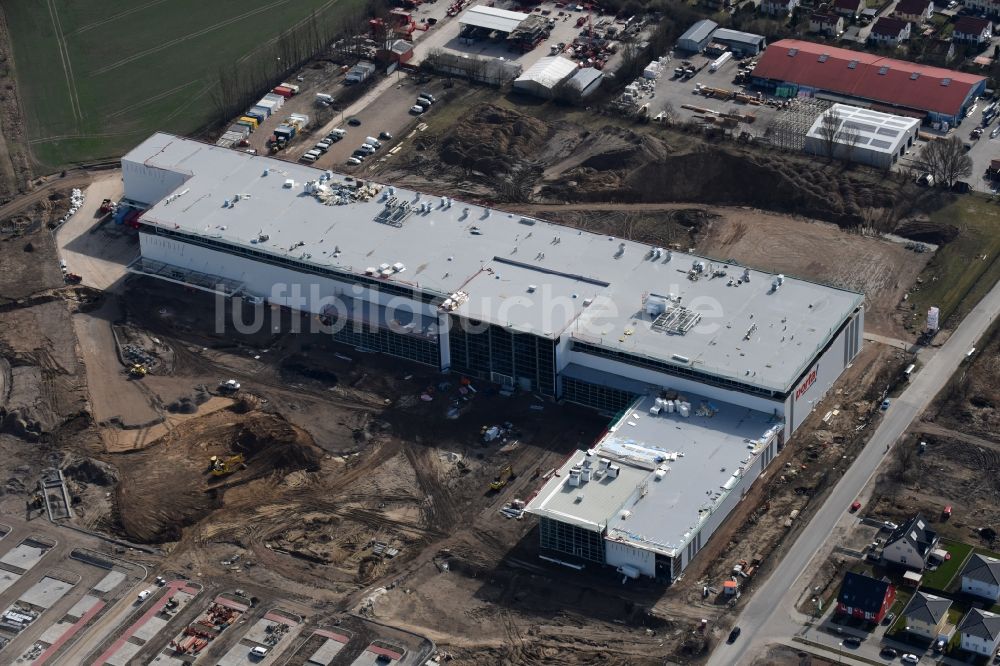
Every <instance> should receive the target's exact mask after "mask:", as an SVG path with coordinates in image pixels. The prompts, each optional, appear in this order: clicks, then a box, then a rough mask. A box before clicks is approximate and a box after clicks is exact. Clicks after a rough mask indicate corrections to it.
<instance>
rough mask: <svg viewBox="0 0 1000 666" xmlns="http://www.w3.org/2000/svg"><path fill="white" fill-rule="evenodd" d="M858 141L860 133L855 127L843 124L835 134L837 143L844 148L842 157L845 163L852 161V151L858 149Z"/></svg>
mask: <svg viewBox="0 0 1000 666" xmlns="http://www.w3.org/2000/svg"><path fill="white" fill-rule="evenodd" d="M860 141H861V133H860V132H858V130H857V128H856V127H853V126H852V125H850V124H849V123H846V122H845V123H844V124H843V125H842V126H841V130H840V132H838V133H837V143H839V144H840V145H841V146H843V147H844V149H843V157H844V160H845V161H846V162H853V161H854V149H855V148H857V147H858V143H859V142H860Z"/></svg>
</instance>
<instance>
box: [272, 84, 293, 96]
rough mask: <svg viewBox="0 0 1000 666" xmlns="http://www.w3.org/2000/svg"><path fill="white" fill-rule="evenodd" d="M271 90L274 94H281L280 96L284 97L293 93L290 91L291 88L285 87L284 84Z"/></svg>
mask: <svg viewBox="0 0 1000 666" xmlns="http://www.w3.org/2000/svg"><path fill="white" fill-rule="evenodd" d="M271 92H273V93H274V94H276V95H281V96H282V97H286V98H287V97H291V96H292V95H294V94H295V93H293V92H292V89H291V88H286V87H284V86H278V87H276V88H275V89H274V90H272V91H271Z"/></svg>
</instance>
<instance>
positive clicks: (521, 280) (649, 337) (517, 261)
mask: <svg viewBox="0 0 1000 666" xmlns="http://www.w3.org/2000/svg"><path fill="white" fill-rule="evenodd" d="M352 131H354V130H352ZM357 133H358V134H359V135H363V133H364V130H361V131H359V132H357ZM136 164H139V165H146V166H148V167H155V168H158V169H165V170H169V171H173V172H176V173H182V174H185V176H186V177H187V179H186V180H185V181H184V182H183V184H181V185H180V186H178V187H177V189H176V190H175V191H174V193H173V194H171V195H170V196H167V197H166V198H165V199H164V200H162V201H160V202H158V203H156V204H155V205H153V207H152V208H150V209H149V210H148V211H146V212H145V213H144V214H143V216H142V218H141V220H142V221H143V222H144V223H146V224H148V225H151V226H154V227H158V228H160V229H162V230H163V233H167V234H178V235H181V236H184V237H187V238H190V239H191V240H192V241H194V242H207V243H210V244H212V245H220V244H221V245H222V246H223V247H222V248H221V250H222V251H230V252H233V253H241V252H243V253H246V252H253V253H255V254H256V255H257V256H259V257H260V258H263V259H268V258H270V259H272V260H273V259H280V260H282V261H283V262H285V263H287V262H289V261H292V262H294V263H295V264H297V266H290V267H289V270H300V271H306V272H308V271H309V270H317V271H323V270H334V271H340V272H342V273H349V274H350V275H365V273H366V271H368V269H370V268H372V269H376V270H377V269H378V268H379V267H380V266H382V265H383V264H388V265H392V264H397V263H399V264H403V266H404V270H403V271H402V272H392V273H391V274H388V275H386V277H384V278H383V279H384V281H385V282H387V283H394V284H398V285H406V286H409V287H413V288H418V289H420V290H422V291H424V292H430V293H436V294H439V295H442V296H447V295H449V294H452V293H455V292H459V291H464V292H465V293H467V294H468V299H467V300H466V302H465V303H463V304H462V305H461V306H460V307H459V308H458V310H457V313H458V314H461V315H463V316H467V317H470V318H475V319H478V320H481V321H486V322H489V323H493V324H497V325H500V326H510V327H511V328H512V329H515V330H518V331H523V332H531V333H533V334H536V335H540V336H544V337H548V338H552V339H554V338H557V337H559V336H563V335H569V336H571V337H572V338H573V339H575V340H578V341H580V342H587V343H591V344H594V345H598V346H601V347H604V348H609V349H613V350H616V351H622V352H628V353H630V354H634V355H637V356H641V357H645V358H651V359H654V360H657V361H660V362H664V363H667V364H670V365H675V366H678V367H682V368H686V369H689V370H693V371H698V372H704V373H710V374H713V375H716V376H718V377H722V378H726V379H732V380H737V381H740V382H744V383H747V384H752V385H754V386H759V387H763V388H767V389H771V390H779V391H786V390H788V389H790V388H791V386H793V385H794V383H795V382H796V380H797V379H798V377H799V376H800V375H801V374H802V372H804V371H805V370H806V369H807V367H808V365H809V364H811V362H812V361H813V359H814V358H815V356H816V355H817V353H818V352H819V351H820V350H821V349H822V348H823V346H824V345H825V344H826V343H827V342H828V341H829V340H830V339H832V337H833V335H834V334H835V333H836V332H837V331H838V329H839V327H840V326H841V325H842V324H843V322H844V321H845V320H846V319H847V318H848V317H849V316H850V315H851V313H852V312H853V311H854V309H855V308H856V307H858V306H859V305H861V303H862V301H863V296H862V295H861V294H858V293H855V292H851V291H847V290H843V289H838V288H833V287H828V286H823V285H819V284H816V283H813V282H808V281H805V280H798V279H793V278H785V279H784V281H783V283H782V284H781V285H780V287H779V288H778V289H775V288H774V283H775V281H776V277H775V276H774V275H772V274H769V273H764V272H761V271H755V270H749V269H743V268H742V267H737V266H735V265H731V264H729V263H727V262H724V261H713V260H709V259H705V258H703V257H698V256H695V255H691V254H686V253H682V252H673V253H671V252H667V251H660V252H656V251H654V248H652V247H651V246H648V245H644V244H641V243H636V242H633V241H625V240H622V239H620V238H615V237H609V236H603V235H599V234H593V233H589V232H586V231H581V230H579V229H573V228H569V227H566V226H562V225H557V224H553V223H551V222H545V221H542V220H538V219H534V218H529V217H526V216H522V215H519V214H514V213H506V212H502V211H499V210H495V209H491V208H487V207H483V206H477V205H474V204H469V203H462V202H450V203H448V204H444V205H443V204H442V199H441V198H440V197H436V196H429V195H426V194H421V193H418V192H414V191H412V190H406V189H403V188H396V187H391V186H385V187H383V186H381V185H377V184H370V183H368V181H366V185H367V187H366V188H364V189H362V190H357V189H356V188H355V185H356V183H355V182H354V181H353V180H351V182H350V183H348V178H349V177H346V176H341V175H338V174H332V173H331V172H327V173H330V175H331V179H330V180H329V181H328V182H326V183H324V187H325V188H328V189H327V191H326V193H324V194H322V195H320V196H314V195H310V194H309V193H307V192H306V191H305V189H304V183H306V182H309V181H316V180H317V179H318V178H319V177H320V176H322V175H324V172H323V171H321V170H319V169H315V168H313V167H309V166H305V165H300V164H293V163H289V162H285V161H282V160H277V159H274V158H270V157H263V156H253V155H249V154H247V153H244V152H240V151H235V150H230V149H227V148H221V147H218V146H211V145H207V144H204V143H201V142H198V141H193V140H190V139H181V138H178V137H174V136H171V135H169V134H162V133H160V134H155V135H153V136H152V137H150V138H149V139H147V140H146V141H144V142H143V143H142V144H141V145H140V146H138V147H137V148H135V149H134V150H132V151H131V152H129V154H128V155H126V156H125V157H124V158H122V166H123V171H124V177H125V186H126V192H125V196H126V197H128V196H129V193H128V187H129V183H130V180H131V179H133V178H144V177H147V178H155V176H152V175H149V176H143V175H142V174H141V173H140V174H139V175H135V174H136V171H137V170H138V171H143V170H142V169H137V167H136V166H135V165H136ZM288 181H291V182H293V183H294V186H292V187H286V186H285V185H286V183H287V182H288ZM237 194H239V195H240V201H238V202H236V203H235V204H233V203H232V201H233V200H234V199H235V195H237ZM321 199H322V200H321ZM226 201H229V202H230V203H231V205H230V206H229V207H225V206H224V204H225V202H226ZM324 202H325V203H324ZM338 202H339V204H338ZM423 204H426V205H427V206H426V210H422V209H421V208H422V205H423ZM387 213H388V214H387ZM227 248H228V249H227ZM817 251H818V252H821V251H822V249H821V248H817ZM696 264H698V265H699V266H700V270H699V271H697V272H696V271H694V270H693V268H694V266H695V265H696ZM226 277H229V278H231V279H242V278H241V276H226ZM744 278H746V279H744ZM243 281H244V282H246V280H243ZM671 294H672V295H673V296H674V298H675V299H679V300H680V304H679V305H680V307H679V308H677V309H678V310H679V311H680V314H683V315H684V316H685V317H687V318H688V320H695V321H694V323H695V325H694V326H692V327H691V328H689V329H688V330H687V331H686V332H683V333H681V332H678V331H677V330H676V329H675V328H673V327H671V326H660V325H657V322H656V317H654V316H652V315H649V314H647V313H646V310H645V309H644V302H647V303H649V302H650V301H656V300H659V301H660V302H663V303H665V302H666V299H667V298H669V297H670V295H671ZM258 295H259V296H269V295H270V294H258ZM661 297H662V298H661ZM659 323H661V324H662V323H664V322H663V321H662V318H661V321H660V322H659Z"/></svg>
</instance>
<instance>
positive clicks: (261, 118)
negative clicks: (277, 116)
mask: <svg viewBox="0 0 1000 666" xmlns="http://www.w3.org/2000/svg"><path fill="white" fill-rule="evenodd" d="M243 115H244V116H246V117H247V118H253V119H254V120H256V121H257V126H258V127H260V125H261V123H263V122H264V121H265V120H267V116H265V115H264V114H263V113H260V112H259V111H254V110H253V109H250V110H249V111H247V112H246V113H244V114H243Z"/></svg>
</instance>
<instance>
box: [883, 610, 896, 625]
mask: <svg viewBox="0 0 1000 666" xmlns="http://www.w3.org/2000/svg"><path fill="white" fill-rule="evenodd" d="M895 619H896V614H895V613H888V614H887V615H886V616H885V617H884V618H882V624H884V625H885V626H887V627H888V626H889V625H890V624H892V622H893V620H895Z"/></svg>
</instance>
